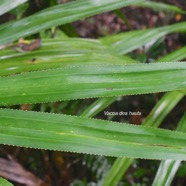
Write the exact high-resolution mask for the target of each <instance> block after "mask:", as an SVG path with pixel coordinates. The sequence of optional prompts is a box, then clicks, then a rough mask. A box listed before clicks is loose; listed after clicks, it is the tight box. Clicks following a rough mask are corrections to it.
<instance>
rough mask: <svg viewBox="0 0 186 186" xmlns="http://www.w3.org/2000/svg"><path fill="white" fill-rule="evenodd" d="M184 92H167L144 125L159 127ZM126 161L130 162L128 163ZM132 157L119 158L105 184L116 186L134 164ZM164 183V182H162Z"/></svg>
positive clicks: (104, 180) (105, 185) (106, 177)
mask: <svg viewBox="0 0 186 186" xmlns="http://www.w3.org/2000/svg"><path fill="white" fill-rule="evenodd" d="M183 96H184V94H183V93H181V92H168V93H166V94H165V95H164V96H163V97H162V98H161V99H160V100H159V102H158V103H157V104H156V106H155V107H154V108H153V110H152V111H151V113H150V114H149V115H148V116H147V118H145V120H144V122H143V125H145V126H147V127H159V126H160V124H161V122H162V121H163V120H164V119H165V117H166V116H167V115H168V114H169V113H170V111H171V110H172V109H173V108H174V107H175V105H177V104H178V102H179V101H180V100H181V98H183ZM126 162H130V164H129V163H126ZM132 162H133V160H132V159H131V158H117V159H116V161H115V162H114V164H113V166H112V168H111V169H110V170H109V171H108V173H107V175H106V176H105V178H104V179H103V186H107V185H111V186H115V185H117V183H118V182H119V180H120V179H121V178H122V176H123V174H124V173H125V172H126V170H127V168H128V167H129V166H130V165H131V164H132ZM162 185H163V184H162Z"/></svg>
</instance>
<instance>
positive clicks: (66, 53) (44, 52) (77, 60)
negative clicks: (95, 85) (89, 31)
mask: <svg viewBox="0 0 186 186" xmlns="http://www.w3.org/2000/svg"><path fill="white" fill-rule="evenodd" d="M127 63H135V61H134V60H132V59H131V58H129V57H126V56H121V55H117V54H113V53H112V52H109V51H108V49H107V47H105V46H103V45H102V44H101V43H100V42H99V40H93V39H78V38H68V39H45V40H42V46H41V48H39V49H38V50H35V51H30V52H22V53H19V52H15V51H14V50H13V49H6V50H2V51H0V75H8V74H14V73H20V72H25V71H35V70H44V69H52V68H60V67H67V66H68V67H70V66H71V67H72V66H79V65H99V64H127Z"/></svg>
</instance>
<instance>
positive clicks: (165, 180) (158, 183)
mask: <svg viewBox="0 0 186 186" xmlns="http://www.w3.org/2000/svg"><path fill="white" fill-rule="evenodd" d="M177 131H181V132H186V112H185V114H184V115H183V117H182V119H181V120H180V122H179V125H178V127H177ZM180 164H181V161H180V160H177V161H173V160H165V161H162V162H161V164H160V166H159V169H158V171H157V173H156V177H155V179H154V181H153V184H152V185H153V186H162V185H164V186H169V185H171V182H172V180H173V178H174V176H175V174H176V172H177V170H178V168H179V166H180Z"/></svg>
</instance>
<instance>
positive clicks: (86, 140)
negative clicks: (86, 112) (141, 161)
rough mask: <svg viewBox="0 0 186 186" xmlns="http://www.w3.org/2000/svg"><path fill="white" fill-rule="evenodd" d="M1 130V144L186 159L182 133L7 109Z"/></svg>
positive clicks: (185, 140) (1, 116) (185, 137)
mask: <svg viewBox="0 0 186 186" xmlns="http://www.w3.org/2000/svg"><path fill="white" fill-rule="evenodd" d="M0 130H1V134H0V144H9V145H16V146H24V147H33V148H41V149H50V150H62V151H69V152H78V153H89V154H98V155H105V156H127V157H135V158H147V159H173V160H186V150H185V149H186V135H185V134H184V133H181V132H173V131H168V130H162V129H156V128H149V127H142V126H135V125H128V124H123V123H115V122H110V121H103V120H96V119H89V118H83V117H76V116H67V115H60V114H48V113H36V112H30V111H18V110H17V111H16V110H10V109H1V110H0ZM146 152H148V153H146Z"/></svg>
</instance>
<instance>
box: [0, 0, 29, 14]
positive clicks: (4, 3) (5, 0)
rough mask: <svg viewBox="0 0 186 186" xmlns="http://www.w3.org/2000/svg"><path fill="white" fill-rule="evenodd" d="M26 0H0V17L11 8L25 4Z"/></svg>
mask: <svg viewBox="0 0 186 186" xmlns="http://www.w3.org/2000/svg"><path fill="white" fill-rule="evenodd" d="M27 1H28V0H13V1H12V0H1V1H0V15H2V14H4V13H6V12H8V11H10V10H12V9H13V8H15V7H17V6H19V5H20V4H23V3H25V2H27Z"/></svg>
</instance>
